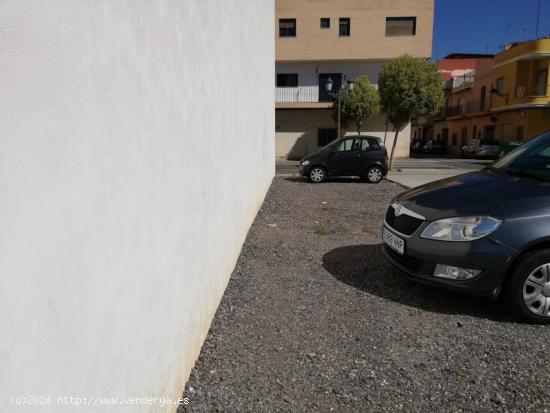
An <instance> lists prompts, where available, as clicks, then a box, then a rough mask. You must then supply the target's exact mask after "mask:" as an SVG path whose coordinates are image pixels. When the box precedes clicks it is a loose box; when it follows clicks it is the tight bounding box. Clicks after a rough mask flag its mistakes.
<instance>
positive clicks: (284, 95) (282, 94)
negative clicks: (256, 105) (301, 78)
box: [275, 86, 319, 103]
mask: <svg viewBox="0 0 550 413" xmlns="http://www.w3.org/2000/svg"><path fill="white" fill-rule="evenodd" d="M275 102H276V103H317V102H319V86H297V87H277V88H276V90H275Z"/></svg>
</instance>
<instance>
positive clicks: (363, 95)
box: [334, 76, 380, 134]
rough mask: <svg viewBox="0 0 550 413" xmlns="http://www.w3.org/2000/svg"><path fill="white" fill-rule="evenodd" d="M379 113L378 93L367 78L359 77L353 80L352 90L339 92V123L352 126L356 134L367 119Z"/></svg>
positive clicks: (336, 107)
mask: <svg viewBox="0 0 550 413" xmlns="http://www.w3.org/2000/svg"><path fill="white" fill-rule="evenodd" d="M379 112H380V98H379V96H378V91H377V90H376V88H375V87H374V86H373V85H372V84H371V83H370V82H369V78H368V77H367V76H359V77H358V78H357V79H355V82H354V86H353V89H352V90H350V89H349V88H344V89H343V90H342V91H341V100H340V122H341V123H342V125H344V126H345V125H349V124H353V125H354V126H355V127H356V130H357V133H358V134H361V129H362V127H363V126H364V125H365V123H366V122H367V120H368V118H369V117H371V116H373V115H376V114H378V113H379ZM334 117H335V118H337V117H338V106H337V105H334Z"/></svg>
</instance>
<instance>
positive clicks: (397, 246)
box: [382, 228, 405, 254]
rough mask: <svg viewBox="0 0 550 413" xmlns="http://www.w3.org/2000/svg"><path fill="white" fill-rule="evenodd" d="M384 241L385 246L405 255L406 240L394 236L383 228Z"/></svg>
mask: <svg viewBox="0 0 550 413" xmlns="http://www.w3.org/2000/svg"><path fill="white" fill-rule="evenodd" d="M382 240H383V241H384V244H386V245H387V246H388V247H390V248H391V249H392V250H394V251H397V252H398V253H399V254H404V253H405V240H403V239H401V238H399V237H398V236H397V235H394V234H393V233H391V232H390V231H388V230H387V229H386V228H382Z"/></svg>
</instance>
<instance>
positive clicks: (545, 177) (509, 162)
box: [489, 131, 550, 181]
mask: <svg viewBox="0 0 550 413" xmlns="http://www.w3.org/2000/svg"><path fill="white" fill-rule="evenodd" d="M489 169H491V170H495V171H500V172H504V173H507V174H510V175H516V176H522V177H526V178H532V179H538V180H542V181H550V131H548V132H545V133H543V134H541V135H539V136H537V137H536V138H533V139H531V140H530V141H529V142H527V143H524V144H523V145H521V146H519V147H518V148H516V149H514V150H513V151H512V152H510V153H508V154H506V155H505V156H503V157H502V158H501V159H499V160H498V161H496V162H495V163H494V164H492V165H491V166H490V167H489Z"/></svg>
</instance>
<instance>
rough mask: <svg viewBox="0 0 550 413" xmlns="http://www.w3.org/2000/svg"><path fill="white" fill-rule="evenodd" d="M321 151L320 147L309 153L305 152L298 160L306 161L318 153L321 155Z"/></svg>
mask: <svg viewBox="0 0 550 413" xmlns="http://www.w3.org/2000/svg"><path fill="white" fill-rule="evenodd" d="M323 152H324V151H323V150H322V149H319V150H317V151H315V152H311V153H309V154H307V155H306V156H304V157H303V158H302V159H300V162H304V161H308V160H311V159H313V158H316V157H318V156H319V155H321V154H322V153H323Z"/></svg>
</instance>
